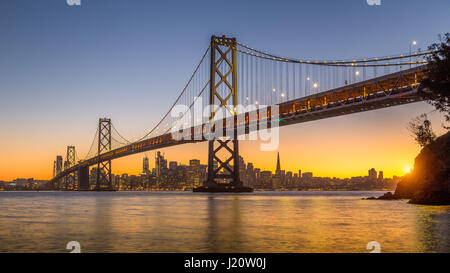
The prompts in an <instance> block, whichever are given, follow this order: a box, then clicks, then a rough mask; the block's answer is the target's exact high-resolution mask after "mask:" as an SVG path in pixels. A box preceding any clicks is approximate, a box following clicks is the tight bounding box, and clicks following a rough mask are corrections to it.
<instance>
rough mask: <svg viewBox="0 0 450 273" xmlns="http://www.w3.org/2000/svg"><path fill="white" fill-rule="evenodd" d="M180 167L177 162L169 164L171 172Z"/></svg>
mask: <svg viewBox="0 0 450 273" xmlns="http://www.w3.org/2000/svg"><path fill="white" fill-rule="evenodd" d="M177 167H178V163H177V162H176V161H170V162H169V170H176V169H177Z"/></svg>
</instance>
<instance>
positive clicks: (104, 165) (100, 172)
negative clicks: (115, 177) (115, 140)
mask: <svg viewBox="0 0 450 273" xmlns="http://www.w3.org/2000/svg"><path fill="white" fill-rule="evenodd" d="M109 151H111V119H108V118H101V119H99V121H98V156H99V157H100V155H101V154H102V153H105V152H109ZM95 190H96V191H112V190H114V188H113V186H112V176H111V160H108V161H100V160H99V162H98V164H97V183H96V186H95Z"/></svg>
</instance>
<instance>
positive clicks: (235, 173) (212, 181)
mask: <svg viewBox="0 0 450 273" xmlns="http://www.w3.org/2000/svg"><path fill="white" fill-rule="evenodd" d="M210 52H211V67H210V94H209V98H210V101H209V104H210V105H211V115H210V122H211V123H212V122H214V117H215V115H216V113H217V111H219V110H220V111H224V109H225V111H228V112H229V113H230V114H231V115H232V116H234V118H235V120H236V119H237V111H236V109H237V104H238V94H237V92H238V90H237V59H236V38H228V37H225V36H222V37H217V36H212V37H211V51H210ZM213 105H217V106H219V107H218V108H216V109H214V108H213ZM212 126H213V127H212V128H213V129H212V130H211V131H214V129H215V127H214V125H212ZM231 162H232V163H233V164H232V165H231V164H230V163H231ZM216 163H217V164H216ZM216 166H217V167H216ZM224 181H226V182H225V183H224ZM221 182H222V183H221ZM251 190H252V189H251V188H246V187H243V184H242V181H241V180H240V177H239V142H238V139H237V132H236V131H234V135H233V136H232V137H231V138H222V139H220V138H215V139H213V140H210V141H209V143H208V178H207V181H205V182H204V185H203V187H200V188H197V189H194V191H198V192H200V191H206V192H239V191H251Z"/></svg>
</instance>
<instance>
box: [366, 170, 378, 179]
mask: <svg viewBox="0 0 450 273" xmlns="http://www.w3.org/2000/svg"><path fill="white" fill-rule="evenodd" d="M368 173H369V179H370V180H377V171H376V170H375V169H374V168H372V169H370V170H369V172H368Z"/></svg>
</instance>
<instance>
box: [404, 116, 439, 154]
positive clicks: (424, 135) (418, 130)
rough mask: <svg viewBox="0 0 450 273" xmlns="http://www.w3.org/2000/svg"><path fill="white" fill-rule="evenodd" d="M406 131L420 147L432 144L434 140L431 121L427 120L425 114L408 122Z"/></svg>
mask: <svg viewBox="0 0 450 273" xmlns="http://www.w3.org/2000/svg"><path fill="white" fill-rule="evenodd" d="M408 129H409V131H411V133H412V134H413V135H414V139H415V140H416V142H417V143H418V144H419V145H420V146H421V147H424V146H426V145H428V144H430V143H432V142H433V141H434V140H435V139H436V134H435V133H434V132H433V129H432V128H431V121H429V120H428V117H427V114H422V115H420V116H419V117H417V118H415V119H413V120H412V121H411V122H409V124H408Z"/></svg>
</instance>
